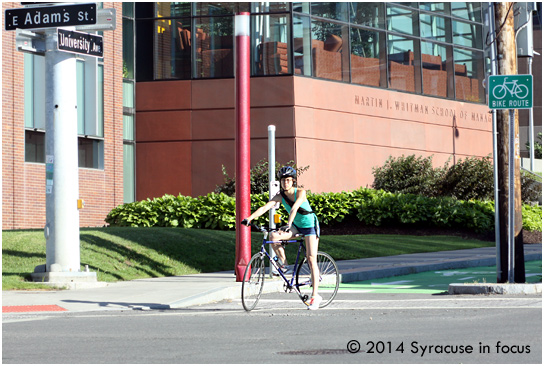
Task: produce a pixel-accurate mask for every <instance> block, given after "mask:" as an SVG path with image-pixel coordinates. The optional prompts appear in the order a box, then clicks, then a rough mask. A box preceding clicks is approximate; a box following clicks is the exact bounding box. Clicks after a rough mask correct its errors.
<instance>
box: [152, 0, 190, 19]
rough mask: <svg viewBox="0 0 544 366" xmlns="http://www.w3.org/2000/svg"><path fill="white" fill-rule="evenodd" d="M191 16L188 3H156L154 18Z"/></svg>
mask: <svg viewBox="0 0 544 366" xmlns="http://www.w3.org/2000/svg"><path fill="white" fill-rule="evenodd" d="M190 15H191V3H190V2H172V3H166V2H164V3H157V4H156V7H155V17H156V18H170V17H187V16H190Z"/></svg>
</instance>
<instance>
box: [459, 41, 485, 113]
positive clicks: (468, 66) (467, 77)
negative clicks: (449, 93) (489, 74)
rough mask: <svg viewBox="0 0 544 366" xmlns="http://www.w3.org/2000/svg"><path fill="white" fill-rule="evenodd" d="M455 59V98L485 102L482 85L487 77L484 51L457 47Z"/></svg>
mask: <svg viewBox="0 0 544 366" xmlns="http://www.w3.org/2000/svg"><path fill="white" fill-rule="evenodd" d="M453 60H454V71H455V98H456V99H457V100H466V101H470V102H485V95H484V90H483V86H482V80H483V79H484V77H485V75H484V57H483V52H481V51H470V50H465V49H461V48H455V49H454V51H453Z"/></svg>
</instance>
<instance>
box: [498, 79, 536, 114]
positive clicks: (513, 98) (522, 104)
mask: <svg viewBox="0 0 544 366" xmlns="http://www.w3.org/2000/svg"><path fill="white" fill-rule="evenodd" d="M488 90H489V108H490V109H529V108H532V107H533V75H492V76H489V88H488Z"/></svg>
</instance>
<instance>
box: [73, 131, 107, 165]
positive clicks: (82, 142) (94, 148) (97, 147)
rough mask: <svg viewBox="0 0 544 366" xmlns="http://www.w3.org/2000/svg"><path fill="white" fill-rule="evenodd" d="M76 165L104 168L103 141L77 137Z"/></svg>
mask: <svg viewBox="0 0 544 366" xmlns="http://www.w3.org/2000/svg"><path fill="white" fill-rule="evenodd" d="M77 141H78V166H79V167H80V168H92V169H104V141H102V140H95V139H89V138H85V137H78V139H77Z"/></svg>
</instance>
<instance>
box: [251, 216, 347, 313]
mask: <svg viewBox="0 0 544 366" xmlns="http://www.w3.org/2000/svg"><path fill="white" fill-rule="evenodd" d="M251 227H252V228H253V229H255V230H258V231H260V232H262V233H263V234H264V238H263V241H262V244H261V250H260V251H259V252H258V253H256V254H255V255H253V257H251V260H250V261H249V264H248V265H247V267H246V270H245V272H244V278H243V282H242V305H243V306H244V309H245V310H246V311H251V310H253V309H255V306H257V303H258V302H259V299H260V298H261V295H262V292H263V287H264V281H265V277H266V275H267V273H266V269H267V267H266V266H265V258H268V260H269V263H270V264H271V266H272V267H273V268H274V269H275V270H276V271H277V272H278V274H279V276H280V278H281V279H282V280H283V281H284V285H283V289H284V291H285V292H293V291H294V292H296V293H297V295H298V296H299V298H300V299H301V300H302V302H303V303H304V304H305V305H308V304H309V300H310V296H311V293H312V289H313V286H312V281H311V272H310V268H309V265H308V261H307V259H306V246H305V244H304V235H297V236H296V238H295V239H289V240H281V241H269V240H267V239H268V235H269V234H270V232H272V231H275V230H276V229H270V228H267V227H264V226H257V225H255V224H251ZM275 243H277V244H281V245H282V246H284V247H285V245H287V244H289V243H299V246H298V251H297V259H296V261H295V264H294V267H293V273H292V275H291V279H288V278H287V277H286V276H285V274H284V273H283V272H282V271H281V270H280V264H279V263H278V262H276V260H274V259H273V258H272V257H271V256H270V254H269V253H268V252H267V251H266V248H265V246H266V244H275ZM301 254H303V255H302V256H301ZM317 265H318V267H319V274H320V275H319V294H320V295H321V297H323V300H322V302H321V304H320V305H319V307H320V308H324V307H325V306H327V305H329V304H330V303H331V302H332V300H333V299H334V298H335V296H336V293H337V292H338V286H339V285H340V274H339V273H338V266H337V265H336V262H335V261H334V259H332V257H331V256H330V255H328V254H327V253H325V252H319V251H318V252H317ZM270 268H271V267H268V269H270ZM268 273H270V272H268Z"/></svg>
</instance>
